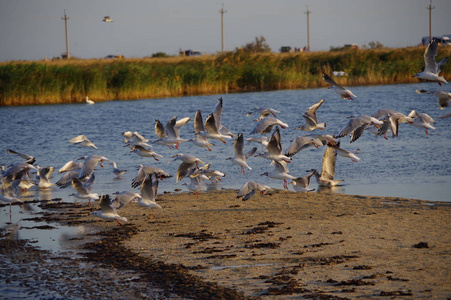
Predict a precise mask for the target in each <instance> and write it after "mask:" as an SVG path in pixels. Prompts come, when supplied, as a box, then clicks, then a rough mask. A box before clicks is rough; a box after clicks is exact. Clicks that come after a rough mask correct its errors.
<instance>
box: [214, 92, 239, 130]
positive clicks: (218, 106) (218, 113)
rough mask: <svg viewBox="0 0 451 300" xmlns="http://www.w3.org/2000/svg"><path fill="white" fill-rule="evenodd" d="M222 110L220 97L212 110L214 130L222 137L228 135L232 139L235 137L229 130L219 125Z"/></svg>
mask: <svg viewBox="0 0 451 300" xmlns="http://www.w3.org/2000/svg"><path fill="white" fill-rule="evenodd" d="M222 109H223V100H222V97H220V98H219V99H218V102H216V105H215V107H214V108H213V115H214V117H215V123H216V128H217V129H218V131H219V133H221V134H223V135H228V136H230V137H234V136H235V135H234V134H233V133H231V132H230V130H229V129H228V128H227V127H225V126H224V125H222V123H221V118H222Z"/></svg>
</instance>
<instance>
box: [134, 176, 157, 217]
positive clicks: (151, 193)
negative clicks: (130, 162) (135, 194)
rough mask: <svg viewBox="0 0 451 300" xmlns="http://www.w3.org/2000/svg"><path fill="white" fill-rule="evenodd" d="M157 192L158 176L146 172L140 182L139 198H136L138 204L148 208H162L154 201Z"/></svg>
mask: <svg viewBox="0 0 451 300" xmlns="http://www.w3.org/2000/svg"><path fill="white" fill-rule="evenodd" d="M157 192H158V178H157V177H156V176H154V175H152V174H147V176H146V178H145V179H144V181H143V183H142V184H141V198H139V199H138V205H139V206H142V207H147V208H149V209H162V207H161V205H160V204H158V203H157V202H156V201H155V200H156V197H157ZM153 217H155V215H153Z"/></svg>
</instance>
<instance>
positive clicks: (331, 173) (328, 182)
mask: <svg viewBox="0 0 451 300" xmlns="http://www.w3.org/2000/svg"><path fill="white" fill-rule="evenodd" d="M336 162H337V148H336V147H334V146H331V145H329V144H327V145H326V151H324V155H323V161H322V167H321V174H319V173H318V171H317V170H316V169H313V170H311V171H312V172H314V173H315V177H316V181H317V182H318V185H320V186H327V187H332V186H337V185H339V184H340V183H341V182H342V181H344V180H335V179H334V177H335V164H336Z"/></svg>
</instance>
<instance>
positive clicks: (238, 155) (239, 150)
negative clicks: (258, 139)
mask: <svg viewBox="0 0 451 300" xmlns="http://www.w3.org/2000/svg"><path fill="white" fill-rule="evenodd" d="M243 147H244V139H243V134H242V133H240V134H238V137H237V138H236V140H235V143H234V148H235V156H234V157H228V158H226V160H230V161H231V162H232V163H233V164H235V165H238V166H240V167H241V174H243V175H246V174H245V173H244V168H248V169H249V170H252V168H251V167H250V166H249V165H248V164H247V162H246V160H247V159H248V158H249V157H251V156H252V155H254V154H255V152H256V151H257V147H254V148H252V149H251V150H250V151H248V152H247V153H246V154H244V153H243Z"/></svg>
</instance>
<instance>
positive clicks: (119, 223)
mask: <svg viewBox="0 0 451 300" xmlns="http://www.w3.org/2000/svg"><path fill="white" fill-rule="evenodd" d="M114 220H116V222H117V224H119V225H121V226H122V224H121V223H119V221H118V220H117V219H114Z"/></svg>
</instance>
